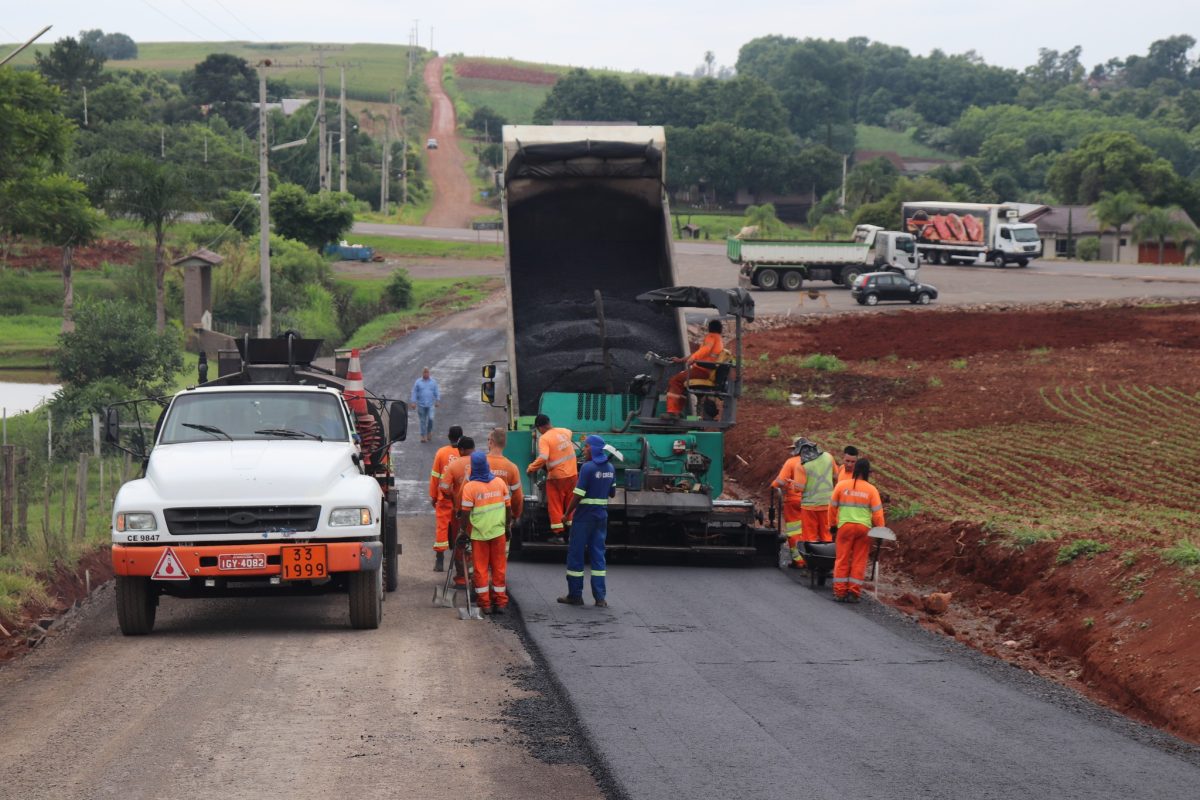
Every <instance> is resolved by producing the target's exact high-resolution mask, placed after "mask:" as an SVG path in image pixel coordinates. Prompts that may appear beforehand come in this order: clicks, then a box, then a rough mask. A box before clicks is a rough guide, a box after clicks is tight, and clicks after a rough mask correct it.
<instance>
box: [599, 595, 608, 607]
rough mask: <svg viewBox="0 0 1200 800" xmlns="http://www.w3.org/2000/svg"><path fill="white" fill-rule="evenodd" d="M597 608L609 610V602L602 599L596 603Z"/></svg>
mask: <svg viewBox="0 0 1200 800" xmlns="http://www.w3.org/2000/svg"><path fill="white" fill-rule="evenodd" d="M596 608H608V601H607V600H605V599H604V598H603V597H601V598H600V599H599V600H597V601H596Z"/></svg>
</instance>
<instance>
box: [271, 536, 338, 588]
mask: <svg viewBox="0 0 1200 800" xmlns="http://www.w3.org/2000/svg"><path fill="white" fill-rule="evenodd" d="M279 555H280V562H281V563H282V565H283V579H284V580H288V581H297V580H306V579H311V578H324V577H326V576H327V575H328V574H329V557H328V552H327V548H326V547H325V545H323V544H301V545H293V546H287V547H281V548H279Z"/></svg>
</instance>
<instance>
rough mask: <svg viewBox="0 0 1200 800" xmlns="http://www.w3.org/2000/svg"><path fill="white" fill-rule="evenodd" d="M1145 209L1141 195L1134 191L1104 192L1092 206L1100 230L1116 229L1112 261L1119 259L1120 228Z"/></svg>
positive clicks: (1118, 260)
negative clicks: (1115, 250)
mask: <svg viewBox="0 0 1200 800" xmlns="http://www.w3.org/2000/svg"><path fill="white" fill-rule="evenodd" d="M1145 209H1146V207H1145V206H1144V205H1143V204H1142V198H1141V196H1140V195H1138V194H1137V193H1135V192H1115V193H1114V192H1104V193H1103V194H1101V195H1100V199H1099V200H1097V201H1096V203H1095V205H1093V206H1092V213H1093V214H1095V215H1096V221H1097V222H1099V223H1100V230H1101V231H1103V230H1104V229H1105V228H1116V229H1117V253H1116V257H1115V258H1114V259H1113V260H1114V261H1117V262H1118V263H1119V262H1120V261H1121V229H1122V228H1123V227H1125V223H1127V222H1129V221H1130V220H1131V219H1133V218H1134V217H1136V216H1137V215H1138V214H1140V213H1142V212H1143V211H1145Z"/></svg>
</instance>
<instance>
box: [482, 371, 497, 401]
mask: <svg viewBox="0 0 1200 800" xmlns="http://www.w3.org/2000/svg"><path fill="white" fill-rule="evenodd" d="M483 377H484V378H486V379H488V380H489V381H490V380H492V379H494V378H495V377H496V365H495V364H485V365H484V367H483ZM493 394H495V393H494V392H493Z"/></svg>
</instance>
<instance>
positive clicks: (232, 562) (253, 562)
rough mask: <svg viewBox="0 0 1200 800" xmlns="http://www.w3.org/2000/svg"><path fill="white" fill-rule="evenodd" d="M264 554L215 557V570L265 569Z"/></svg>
mask: <svg viewBox="0 0 1200 800" xmlns="http://www.w3.org/2000/svg"><path fill="white" fill-rule="evenodd" d="M266 567H267V554H266V553H238V554H236V555H221V556H217V569H219V570H222V571H233V570H239V569H266Z"/></svg>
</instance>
